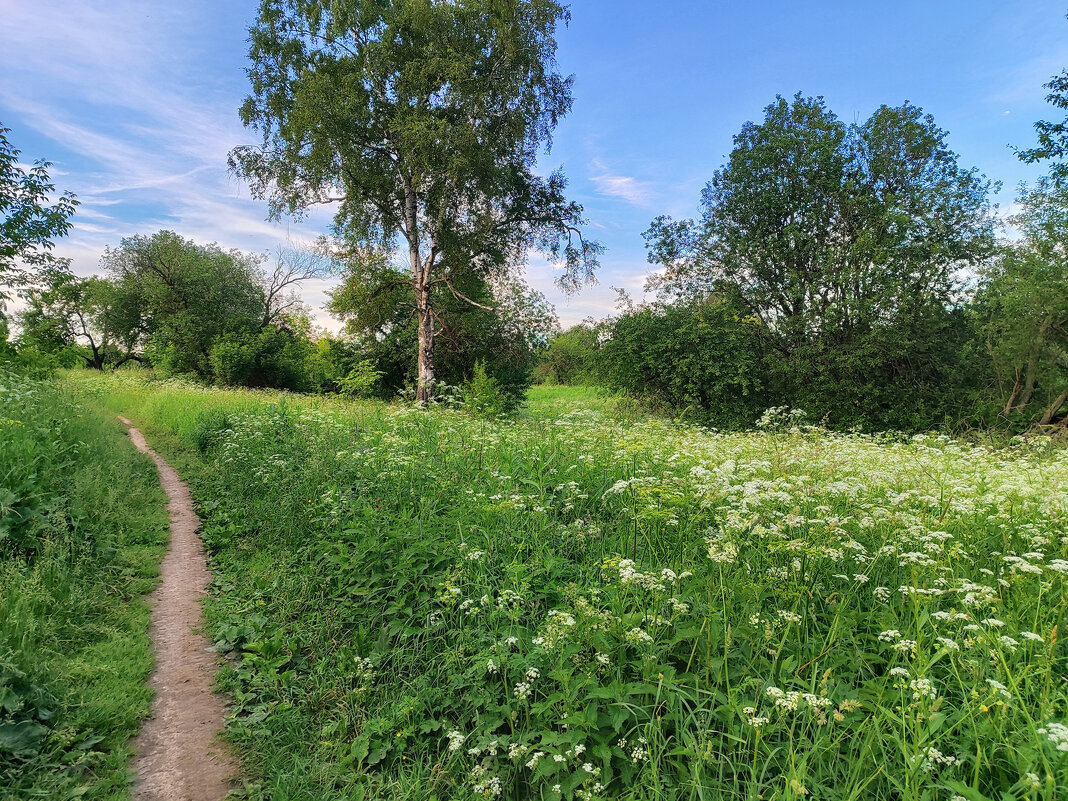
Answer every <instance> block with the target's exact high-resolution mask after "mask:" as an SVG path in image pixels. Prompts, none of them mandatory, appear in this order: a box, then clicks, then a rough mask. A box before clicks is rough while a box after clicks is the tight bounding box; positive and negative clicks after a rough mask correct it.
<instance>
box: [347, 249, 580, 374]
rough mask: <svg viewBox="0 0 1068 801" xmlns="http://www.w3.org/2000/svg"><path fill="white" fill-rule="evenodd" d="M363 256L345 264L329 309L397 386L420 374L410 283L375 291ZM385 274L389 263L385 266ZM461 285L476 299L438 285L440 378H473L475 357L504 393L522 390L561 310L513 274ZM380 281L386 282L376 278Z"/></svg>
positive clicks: (434, 300) (436, 336)
mask: <svg viewBox="0 0 1068 801" xmlns="http://www.w3.org/2000/svg"><path fill="white" fill-rule="evenodd" d="M368 261H369V260H367V259H361V260H360V261H358V262H357V263H356V265H355V268H354V269H350V270H346V271H345V273H344V275H343V278H342V281H341V284H340V285H339V286H338V287H337V288H336V289H335V290H334V291H333V292H332V293H331V298H330V302H329V305H328V308H329V309H330V312H331V313H332V314H333V315H334V316H335V317H337V318H338V319H340V320H342V321H343V322H344V324H345V332H346V334H347V335H348V336H349V337H351V339H352V341H353V342H354V344H355V345H356V347H357V348H359V349H360V350H361V351H362V352H363V354H364V355H365V356H367V357H368V358H371V359H372V360H373V361H374V362H375V364H376V365H377V369H378V370H380V371H381V372H382V374H383V380H382V385H383V386H384V387H392V388H393V389H394V390H397V389H400V388H402V387H405V386H408V385H410V384H413V383H415V382H416V381H417V379H418V364H417V360H416V347H415V346H416V344H417V342H418V317H417V312H416V308H415V300H414V298H413V296H412V292H411V290H410V287H409V285H408V284H407V282H405V281H403V280H398V281H397V282H396V283H394V284H392V285H391V286H390V288H389V289H388V290H387V291H375V290H374V289H372V287H374V286H376V284H375V283H372V282H368V281H367V280H366V279H365V273H364V272H363V268H365V267H366V265H367V264H368ZM378 269H380V270H381V271H382V273H383V274H384V273H386V272H388V271H389V270H390V269H391V268H389V267H388V266H386V265H384V264H383V265H382V266H381V267H380V268H378ZM465 280H466V281H467V282H468V283H465V284H461V291H462V292H463V293H464V295H465V297H469V298H471V299H472V300H474V301H475V302H476V303H475V304H471V303H469V302H467V301H466V300H463V299H460V298H457V297H455V296H454V295H453V294H452V293H451V292H450V291H449V290H448V289H447V288H446V287H443V286H437V287H435V288H434V297H433V302H434V304H435V306H436V308H437V309H438V312H437V319H438V320H439V326H438V328H437V330H436V332H435V338H436V348H437V354H436V359H437V361H436V364H437V373H436V374H437V376H438V380H440V381H443V382H445V383H447V384H451V385H454V386H455V385H459V384H460V383H461V382H462V381H464V380H465V379H467V378H470V377H471V376H472V374H473V371H474V368H475V365H476V363H478V362H482V364H483V369H484V370H485V371H487V372H488V374H489V375H490V377H492V378H494V380H496V381H497V382H498V383H499V384H500V385H501V386H502V387H503V388H504V389H505V391H507V392H511V393H512V394H520V393H522V392H523V391H524V390H525V388H526V386H527V385H528V383H529V378H530V375H531V373H532V371H533V368H534V365H535V363H536V361H537V357H538V354H539V353H540V352H541V351H542V350H543V349H544V347H545V346H546V344H547V343H548V341H549V339H550V338H551V337H552V335H553V334H554V333H555V332H556V331H557V330H558V328H559V323H558V322H557V318H556V312H555V310H554V309H553V307H552V305H551V304H550V303H549V302H548V301H547V300H546V298H545V296H544V295H542V294H541V293H540V292H536V291H534V290H532V289H530V288H529V287H527V286H526V285H525V284H523V283H521V282H519V281H518V280H515V279H502V280H499V281H498V282H497V283H496V286H490V285H489V284H488V283H486V282H485V281H481V280H478V279H477V278H474V277H472V276H465ZM378 286H382V284H378Z"/></svg>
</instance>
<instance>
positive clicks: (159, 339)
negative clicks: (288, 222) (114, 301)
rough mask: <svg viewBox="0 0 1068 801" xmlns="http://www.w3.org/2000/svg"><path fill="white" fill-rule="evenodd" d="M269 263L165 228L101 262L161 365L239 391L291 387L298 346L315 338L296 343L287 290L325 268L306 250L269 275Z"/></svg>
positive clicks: (294, 313) (148, 352)
mask: <svg viewBox="0 0 1068 801" xmlns="http://www.w3.org/2000/svg"><path fill="white" fill-rule="evenodd" d="M264 261H265V257H264V256H262V255H257V254H247V253H242V252H241V251H238V250H225V249H223V248H221V247H219V246H218V245H215V244H211V245H199V244H197V243H195V242H193V241H191V240H188V239H184V238H183V237H180V236H178V235H177V234H175V233H173V232H171V231H160V232H159V233H157V234H154V235H153V236H151V237H147V236H134V237H130V238H128V239H124V240H122V242H121V244H120V245H119V246H118V247H117V248H114V249H109V250H107V251H106V252H105V254H104V256H103V259H102V264H103V266H104V267H105V269H106V270H107V272H108V275H109V276H110V278H111V281H112V283H113V285H114V286H115V288H116V291H117V292H118V293H119V295H120V297H121V298H123V301H124V302H125V303H127V304H130V305H132V306H134V307H136V308H137V309H139V310H140V313H141V315H142V320H143V323H142V329H143V331H144V337H145V338H144V351H145V356H146V357H147V358H148V360H149V361H150V362H151V363H152V364H153V365H154V366H159V367H162V368H163V369H165V370H166V371H168V372H174V373H194V374H196V375H199V376H201V377H202V378H207V379H214V380H220V381H222V382H224V383H230V384H235V383H237V384H239V383H245V384H254V385H269V386H290V384H289V383H284V382H289V381H290V380H291V378H292V376H293V375H294V369H295V368H294V367H293V366H292V363H293V361H294V360H295V359H296V351H295V350H294V348H297V349H298V350H299V347H298V346H297V345H296V344H294V342H296V340H302V339H306V338H307V337H306V336H305V335H304V334H300V336H296V337H295V335H296V334H297V333H299V332H297V331H295V330H294V322H293V321H294V320H300V319H301V312H302V309H301V307H300V304H299V299H298V298H296V297H295V296H293V294H292V292H291V291H289V292H287V290H292V288H293V287H295V286H296V285H297V284H298V283H299V282H300V281H302V280H305V279H306V278H308V277H311V276H312V275H315V274H317V270H318V267H317V264H316V262H315V260H314V259H312V258H311V257H308V256H307V255H306V254H300V253H283V254H282V255H281V257H280V259H279V261H278V264H277V265H276V266H275V267H274V268H273V270H272V271H271V272H269V273H268V272H266V271H265V270H264V269H263V266H262V265H263V263H264ZM282 354H284V355H282ZM294 380H295V379H294ZM280 382H282V383H280ZM298 383H302V381H301V382H298ZM294 388H296V387H294Z"/></svg>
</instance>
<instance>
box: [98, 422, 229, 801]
mask: <svg viewBox="0 0 1068 801" xmlns="http://www.w3.org/2000/svg"><path fill="white" fill-rule="evenodd" d="M119 420H121V421H122V422H123V423H124V424H125V425H126V426H128V427H129V429H130V430H129V434H130V440H131V441H132V442H133V444H134V445H135V446H137V449H138V450H139V451H141V452H142V453H147V454H148V455H149V456H151V457H152V459H153V461H155V463H156V467H157V468H158V469H159V477H160V484H162V485H163V489H164V490H165V491H166V492H167V497H168V498H169V499H170V503H169V504H168V510H169V512H170V516H171V544H170V549H169V550H168V552H167V555H166V557H164V559H163V563H162V564H161V565H160V573H161V581H160V584H159V586H158V587H157V588H156V590H155V592H153V593H152V595H151V596H150V599H149V601H150V604H151V606H152V625H151V629H150V634H151V637H152V646H153V650H154V651H155V656H156V667H155V670H154V671H153V673H152V678H151V679H150V685H151V687H152V689H153V691H154V692H155V698H154V699H153V701H152V717H151V718H149V719H148V720H147V721H145V725H144V727H143V728H142V729H141V733H140V734H138V735H137V737H136V738H134V741H133V748H134V751H135V754H136V755H135V756H134V758H133V762H132V764H131V770H132V771H133V772H134V773H135V774H136V779H135V782H134V788H133V797H134V799H135V801H220V799H222V798H223V797H224V796H225V795H226V794H227V792H229V791H230V790H231V789H233V788H234V787H236V786H237V785H236V784H235V783H234V781H233V779H234V778H235V777H236V776H237V773H238V770H237V764H236V762H235V761H234V759H233V756H232V755H231V754H230V752H229V750H228V749H227V747H226V744H225V743H224V742H222V741H221V740H220V739H219V732H221V731H222V728H223V721H224V719H225V717H226V707H225V704H224V703H223V699H222V698H221V697H220V696H218V695H217V694H215V693H214V692H213V691H212V681H213V678H214V676H215V670H216V655H215V651H214V650H213V649H212V647H211V643H210V642H209V641H208V639H207V638H206V637H205V636H204V635H203V634H200V633H199V629H200V627H201V626H202V625H203V619H202V614H201V608H200V600H201V599H202V598H203V597H204V596H205V595H206V594H207V589H208V583H209V582H210V580H211V574H210V573H209V572H208V568H207V563H206V561H205V558H204V548H203V545H202V544H201V542H200V537H198V536H197V528H198V527H199V525H200V521H199V519H198V518H197V516H196V514H195V513H194V511H193V501H192V498H191V497H190V495H189V488H188V487H187V486H186V485H185V482H183V481H182V480H181V479H180V478H179V477H178V474H177V473H176V472H175V471H174V468H172V467H171V466H170V465H169V464H167V462H166V461H164V460H163V459H162V458H161V457H160V456H159V455H158V454H156V453H155V452H154V451H153V450H152V449H151V448H149V447H148V444H147V443H146V442H145V438H144V437H143V436H142V435H141V432H140V431H138V430H137V429H136V428H134V427H133V424H132V423H131V422H130V421H129V420H127V419H126V418H125V417H121V416H120V417H119Z"/></svg>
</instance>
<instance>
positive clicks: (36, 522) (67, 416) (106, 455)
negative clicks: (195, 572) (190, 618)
mask: <svg viewBox="0 0 1068 801" xmlns="http://www.w3.org/2000/svg"><path fill="white" fill-rule="evenodd" d="M165 504H166V498H165V496H164V494H163V491H162V489H160V487H159V483H158V478H157V475H156V470H155V467H154V466H153V465H152V463H151V462H150V461H149V460H148V459H146V458H145V457H143V456H142V455H141V454H139V453H137V451H136V450H135V449H134V447H133V445H131V444H130V443H129V442H128V441H127V440H126V438H125V436H124V435H123V433H122V431H121V429H120V427H119V426H118V425H117V423H116V422H115V421H114V418H113V417H111V416H109V415H105V414H103V413H102V412H101V411H99V410H94V409H90V408H86V407H84V406H82V405H81V404H79V403H78V402H76V401H75V400H74V399H73V398H71V397H70V395H69V394H68V393H67V392H65V391H63V390H61V389H60V388H58V387H57V386H55V384H54V383H53V382H51V381H46V380H34V379H31V378H28V377H26V376H25V375H22V374H18V373H14V372H9V371H7V370H4V369H3V368H0V798H19V799H24V798H47V799H66V798H75V797H78V798H101V799H104V798H106V799H124V798H128V797H129V792H128V777H127V762H128V759H129V755H130V751H129V748H128V746H127V743H128V740H129V738H130V737H131V736H132V735H133V734H134V733H135V732H136V731H137V728H138V726H139V723H140V721H141V720H142V719H143V718H144V717H145V716H146V715H147V713H148V708H149V701H150V695H149V691H148V688H147V687H146V684H145V682H146V679H147V676H148V673H149V671H150V669H151V665H152V657H151V651H150V646H149V642H148V636H147V629H148V610H147V607H146V605H145V603H144V601H143V600H142V595H143V594H144V593H146V592H148V591H149V590H151V589H152V587H153V585H154V583H155V579H156V576H157V575H158V564H159V560H160V558H161V557H162V554H163V552H164V547H165V543H166V541H167V515H166V507H165Z"/></svg>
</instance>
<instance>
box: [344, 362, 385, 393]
mask: <svg viewBox="0 0 1068 801" xmlns="http://www.w3.org/2000/svg"><path fill="white" fill-rule="evenodd" d="M381 380H382V373H381V372H380V371H378V370H376V369H375V366H374V363H373V362H371V361H370V359H363V360H362V361H360V362H358V363H357V364H356V366H355V367H353V368H352V369H351V370H349V372H348V375H346V376H345V377H344V378H342V379H341V380H340V381H339V382H338V383H339V385H340V386H339V391H340V392H341V393H342V394H343V395H348V396H350V397H353V398H373V397H375V396H376V395H378V393H379V392H380V391H381V383H380V382H381Z"/></svg>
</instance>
